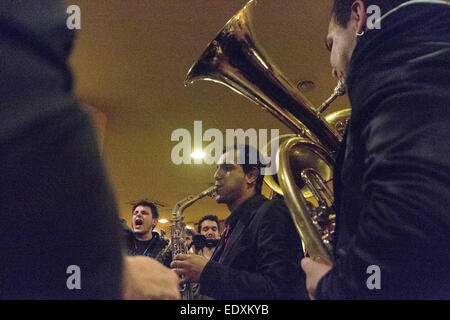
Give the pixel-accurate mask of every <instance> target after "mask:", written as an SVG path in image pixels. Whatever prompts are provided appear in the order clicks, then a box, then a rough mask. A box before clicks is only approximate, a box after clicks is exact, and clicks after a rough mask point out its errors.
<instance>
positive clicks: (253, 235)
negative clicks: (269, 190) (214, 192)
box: [200, 195, 306, 300]
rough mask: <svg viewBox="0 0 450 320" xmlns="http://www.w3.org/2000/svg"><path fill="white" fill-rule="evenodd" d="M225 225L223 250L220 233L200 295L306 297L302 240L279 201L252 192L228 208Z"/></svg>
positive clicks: (205, 271)
mask: <svg viewBox="0 0 450 320" xmlns="http://www.w3.org/2000/svg"><path fill="white" fill-rule="evenodd" d="M229 224H230V225H231V226H232V232H231V235H230V236H229V241H228V244H227V247H226V249H225V250H224V248H225V232H224V233H223V234H222V237H221V239H220V241H219V244H218V246H217V248H216V250H215V251H214V254H213V256H212V257H211V260H210V261H209V262H208V264H207V265H206V267H205V269H204V270H203V272H202V274H201V277H200V293H201V294H203V295H207V296H209V297H212V298H214V299H230V300H241V299H303V298H305V297H306V295H305V292H306V289H305V278H304V274H303V272H302V271H301V268H300V260H301V258H302V257H303V252H302V247H301V242H300V238H299V235H298V233H297V231H296V230H295V227H294V224H293V222H292V219H291V217H290V215H289V211H288V210H287V208H286V206H285V205H284V202H283V201H282V200H272V201H269V200H267V199H266V198H265V197H263V196H261V195H257V196H254V197H253V198H251V199H249V200H247V201H246V202H245V203H243V204H242V205H241V206H240V207H239V208H237V209H236V210H234V211H233V212H232V214H231V215H230V217H229V218H228V219H227V221H226V225H229ZM219 260H220V262H219Z"/></svg>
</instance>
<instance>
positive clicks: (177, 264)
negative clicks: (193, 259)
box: [170, 260, 189, 269]
mask: <svg viewBox="0 0 450 320" xmlns="http://www.w3.org/2000/svg"><path fill="white" fill-rule="evenodd" d="M188 265H189V264H188V263H187V262H184V261H181V260H174V261H172V262H171V263H170V267H171V268H172V269H176V268H181V269H183V268H186V266H188Z"/></svg>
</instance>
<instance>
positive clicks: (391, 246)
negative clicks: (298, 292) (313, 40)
mask: <svg viewBox="0 0 450 320" xmlns="http://www.w3.org/2000/svg"><path fill="white" fill-rule="evenodd" d="M381 23H382V24H381V29H380V30H369V31H367V32H366V34H365V35H364V36H363V37H361V38H360V40H359V42H358V44H357V46H356V48H355V51H354V53H353V56H352V60H351V65H350V72H349V76H348V79H347V81H348V83H347V86H348V93H349V97H350V101H351V105H352V108H353V110H352V117H351V120H350V124H349V127H348V130H347V133H346V139H345V141H344V143H343V145H342V147H341V150H340V152H339V154H338V159H337V163H336V168H335V178H334V183H335V194H336V203H335V205H336V207H337V222H336V224H337V230H336V235H335V242H334V255H335V258H336V261H335V265H334V268H333V269H332V270H331V271H330V272H329V273H328V274H327V275H326V276H325V277H324V278H322V280H321V281H320V282H319V285H318V288H317V292H316V294H317V298H319V299H373V298H379V299H421V298H424V299H433V298H447V299H448V298H450V112H449V111H450V6H445V5H434V4H414V5H411V6H408V7H405V8H402V9H400V10H398V11H397V12H395V13H393V14H392V15H390V16H388V17H387V18H386V19H383V20H382V22H381ZM371 265H376V266H378V267H379V268H380V275H381V278H380V280H381V281H380V283H381V289H379V290H378V289H372V290H370V289H368V286H367V280H368V278H369V276H370V275H371V274H372V273H371V272H369V273H368V267H369V266H371Z"/></svg>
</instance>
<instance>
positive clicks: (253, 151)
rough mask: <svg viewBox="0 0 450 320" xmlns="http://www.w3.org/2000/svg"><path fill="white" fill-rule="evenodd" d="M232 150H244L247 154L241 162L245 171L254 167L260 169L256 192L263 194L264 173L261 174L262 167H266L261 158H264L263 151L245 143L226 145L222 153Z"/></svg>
mask: <svg viewBox="0 0 450 320" xmlns="http://www.w3.org/2000/svg"><path fill="white" fill-rule="evenodd" d="M230 150H237V151H241V152H242V151H243V152H244V155H245V158H244V159H243V160H244V161H243V162H244V163H239V164H240V166H241V167H242V170H243V171H244V173H248V172H250V171H251V170H252V169H253V168H256V169H258V171H259V175H258V179H257V180H256V185H255V191H256V194H261V190H262V184H263V181H264V175H262V174H261V169H262V168H264V167H265V165H264V164H263V162H262V161H261V159H264V157H263V155H262V154H261V152H259V150H258V149H257V148H254V147H252V146H250V145H248V144H245V145H232V146H228V147H225V148H223V152H222V154H224V153H227V152H228V151H230ZM251 155H256V159H252V158H250V157H251ZM238 162H242V161H238ZM255 162H256V163H255Z"/></svg>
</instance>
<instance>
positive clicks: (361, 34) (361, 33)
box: [356, 30, 364, 37]
mask: <svg viewBox="0 0 450 320" xmlns="http://www.w3.org/2000/svg"><path fill="white" fill-rule="evenodd" d="M356 35H357V36H358V37H361V36H363V35H364V30H363V31H357V32H356Z"/></svg>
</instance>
